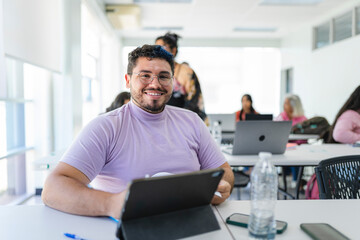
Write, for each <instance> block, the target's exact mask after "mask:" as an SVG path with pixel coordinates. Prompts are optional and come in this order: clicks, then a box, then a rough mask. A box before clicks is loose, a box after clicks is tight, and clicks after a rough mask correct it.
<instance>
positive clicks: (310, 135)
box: [289, 134, 320, 140]
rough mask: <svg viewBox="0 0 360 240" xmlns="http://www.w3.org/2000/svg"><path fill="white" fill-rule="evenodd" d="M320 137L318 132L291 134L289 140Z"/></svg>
mask: <svg viewBox="0 0 360 240" xmlns="http://www.w3.org/2000/svg"><path fill="white" fill-rule="evenodd" d="M319 137H320V136H319V135H317V134H290V135H289V140H309V139H318V138H319Z"/></svg>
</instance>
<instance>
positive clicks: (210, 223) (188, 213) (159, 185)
mask: <svg viewBox="0 0 360 240" xmlns="http://www.w3.org/2000/svg"><path fill="white" fill-rule="evenodd" d="M223 174H224V170H223V169H220V168H218V169H211V170H203V171H196V172H191V173H185V174H177V175H171V176H164V177H156V178H144V179H137V180H134V181H133V182H132V184H131V186H130V189H129V191H128V195H127V199H126V202H125V206H124V208H123V212H122V215H121V218H120V221H119V225H118V230H117V237H118V238H120V239H130V240H131V239H150V240H151V239H178V238H184V237H188V236H192V235H196V234H201V233H205V232H209V231H214V230H217V229H220V226H219V224H218V222H217V219H216V217H215V215H214V213H213V210H212V208H211V206H210V202H211V199H212V198H213V196H214V192H215V191H216V189H217V186H218V184H219V182H220V180H221V178H222V176H223Z"/></svg>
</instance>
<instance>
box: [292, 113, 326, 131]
mask: <svg viewBox="0 0 360 240" xmlns="http://www.w3.org/2000/svg"><path fill="white" fill-rule="evenodd" d="M329 127H330V124H329V122H328V121H327V120H326V118H324V117H313V118H310V119H308V120H306V121H303V122H301V123H298V124H296V125H294V126H293V127H292V128H291V133H293V134H317V135H321V134H322V133H323V132H325V131H327V130H328V129H329Z"/></svg>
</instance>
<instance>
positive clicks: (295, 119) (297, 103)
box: [274, 94, 307, 126]
mask: <svg viewBox="0 0 360 240" xmlns="http://www.w3.org/2000/svg"><path fill="white" fill-rule="evenodd" d="M305 120H307V118H306V117H305V116H304V110H303V107H302V103H301V100H300V98H299V96H297V95H295V94H289V95H287V96H286V97H285V100H284V111H283V112H282V113H280V115H279V116H277V117H276V118H275V119H274V121H292V125H293V126H295V125H296V124H298V123H301V122H303V121H305Z"/></svg>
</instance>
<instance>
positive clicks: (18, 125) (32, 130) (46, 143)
mask: <svg viewBox="0 0 360 240" xmlns="http://www.w3.org/2000/svg"><path fill="white" fill-rule="evenodd" d="M51 76H52V75H51V73H50V72H49V71H48V70H45V69H42V68H39V67H36V66H33V65H30V64H25V63H23V62H21V61H19V60H15V59H12V58H6V77H7V79H6V83H7V89H6V95H7V98H4V99H1V100H0V132H1V134H0V204H2V203H8V202H11V201H14V200H18V198H21V197H26V196H28V195H29V194H33V193H34V191H35V188H34V184H33V183H34V174H33V169H34V168H33V162H34V160H35V158H36V157H39V156H43V155H47V154H49V153H50V152H51V151H53V149H52V147H53V146H52V142H53V140H52V137H53V136H52V134H51V132H52V131H51V124H52V123H51V109H52V108H51V107H52V106H51V102H52V101H51V96H50V92H51V90H50V89H51V88H50V86H51V80H52V77H51ZM39 86H40V87H39ZM34 149H36V151H34Z"/></svg>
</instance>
